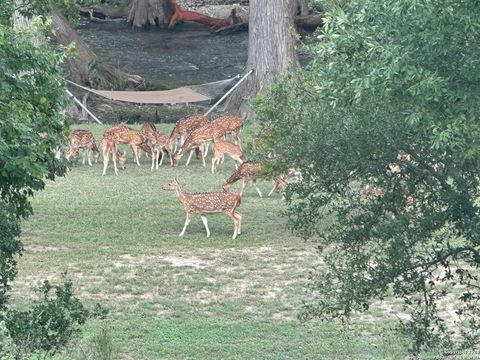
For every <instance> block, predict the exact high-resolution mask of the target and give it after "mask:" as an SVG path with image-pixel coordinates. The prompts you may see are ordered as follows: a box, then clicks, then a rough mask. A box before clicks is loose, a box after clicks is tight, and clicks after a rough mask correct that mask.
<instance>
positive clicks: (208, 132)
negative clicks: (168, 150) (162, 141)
mask: <svg viewBox="0 0 480 360" xmlns="http://www.w3.org/2000/svg"><path fill="white" fill-rule="evenodd" d="M224 135H225V130H224V128H223V127H221V126H220V125H219V124H214V123H208V124H207V125H204V126H202V127H200V128H198V129H195V130H194V131H192V133H191V134H190V135H189V136H188V137H187V139H186V140H185V142H184V143H183V144H182V146H180V148H179V149H178V150H177V152H176V153H175V155H174V156H173V166H177V163H178V161H179V160H180V159H181V158H182V156H183V155H185V153H186V152H187V151H188V150H192V151H191V152H190V155H189V157H188V160H187V163H186V164H185V165H188V164H189V163H190V159H191V158H192V154H193V149H195V148H198V149H200V157H201V159H202V162H203V166H206V164H205V156H204V155H203V154H204V149H205V146H206V144H207V143H209V142H210V141H212V140H213V139H219V138H221V137H222V136H224Z"/></svg>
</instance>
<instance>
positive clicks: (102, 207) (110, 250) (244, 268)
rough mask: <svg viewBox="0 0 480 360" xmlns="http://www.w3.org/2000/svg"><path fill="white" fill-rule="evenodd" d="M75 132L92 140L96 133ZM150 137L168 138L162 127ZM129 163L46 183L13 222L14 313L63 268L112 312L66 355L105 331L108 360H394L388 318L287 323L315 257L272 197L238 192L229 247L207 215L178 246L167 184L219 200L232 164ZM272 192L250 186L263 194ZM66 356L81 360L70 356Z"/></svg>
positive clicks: (81, 292)
mask: <svg viewBox="0 0 480 360" xmlns="http://www.w3.org/2000/svg"><path fill="white" fill-rule="evenodd" d="M82 128H90V129H92V130H93V131H94V133H95V135H96V138H97V140H99V139H100V137H101V134H102V132H103V129H104V128H105V127H102V126H94V125H89V126H82ZM136 128H139V126H138V125H137V126H136ZM159 128H160V130H161V131H163V132H169V131H170V129H171V125H161V126H159ZM250 133H251V131H250V130H249V129H248V128H247V129H245V131H244V134H247V135H248V134H250ZM127 154H128V163H127V168H126V169H125V170H120V172H119V176H114V175H113V168H112V167H111V165H110V167H109V169H108V172H107V176H105V177H101V176H100V175H101V172H102V165H101V164H100V163H99V164H95V165H94V166H93V167H89V166H82V165H80V164H78V165H76V166H74V167H72V171H71V172H70V173H68V174H67V176H66V177H64V178H60V179H58V180H57V181H55V182H49V183H48V185H47V187H46V189H45V190H44V191H42V192H39V193H38V194H37V195H36V196H35V198H34V199H33V207H34V211H35V215H34V216H32V217H31V218H30V219H29V220H28V221H25V222H24V223H23V235H22V241H23V242H24V244H25V253H24V255H23V257H21V258H20V259H19V274H18V276H17V279H16V281H15V283H14V284H13V299H12V300H13V301H15V302H17V303H18V304H21V303H24V302H25V301H26V300H27V299H28V298H30V297H31V296H32V292H31V288H32V286H35V285H38V284H39V283H40V281H41V280H42V279H45V278H48V279H51V280H56V279H59V278H60V277H61V274H62V272H63V271H65V270H67V271H68V275H69V276H70V277H71V278H72V279H73V281H74V284H75V286H76V293H77V295H78V296H79V297H80V298H81V299H82V300H83V301H84V302H86V303H87V304H93V303H95V302H100V303H101V304H102V305H105V306H107V307H108V308H109V309H110V314H109V316H108V317H107V319H106V320H103V321H95V322H93V321H92V322H90V323H89V324H88V325H87V326H86V328H85V331H84V334H83V339H84V340H85V342H83V344H84V345H81V344H82V342H81V341H80V342H79V343H77V344H76V345H73V347H75V346H89V345H88V339H91V338H92V337H95V336H96V334H98V333H99V329H100V328H107V329H109V331H110V333H111V336H112V341H113V344H114V347H115V349H116V358H118V359H319V358H326V359H334V358H340V359H387V358H399V359H400V358H404V356H405V344H404V341H403V340H402V339H401V338H400V337H398V336H397V335H396V334H395V333H394V332H393V330H392V329H393V325H394V322H393V320H392V319H391V317H389V316H386V315H385V316H383V317H382V316H381V314H378V313H374V316H369V317H368V319H369V320H365V319H364V320H362V319H359V320H358V321H355V322H354V323H352V324H351V325H350V326H349V327H348V328H347V327H343V326H342V325H341V324H339V323H336V322H332V323H319V322H316V321H311V322H307V323H301V322H299V321H298V320H297V315H298V313H299V310H300V306H301V300H302V296H303V295H302V294H303V290H304V286H305V284H306V278H307V274H308V271H309V270H310V269H311V268H312V266H314V265H316V264H319V263H320V259H319V258H318V255H317V253H316V252H315V250H314V247H313V245H312V244H309V243H305V242H303V241H302V240H300V239H298V238H295V237H294V236H292V235H291V234H290V233H289V232H288V231H287V230H286V228H285V222H286V221H285V219H284V218H282V217H281V216H280V212H281V211H282V209H284V204H283V202H282V200H281V197H280V196H279V195H278V194H276V195H275V196H274V197H272V198H259V197H258V196H257V194H256V192H255V190H254V188H253V187H252V186H251V185H250V186H248V187H247V189H246V192H245V195H244V198H243V199H242V204H241V206H240V208H239V212H240V213H241V214H242V215H243V224H242V235H240V236H239V237H238V238H237V239H236V240H232V239H231V236H232V234H233V222H232V221H231V220H230V219H229V218H228V217H227V216H225V215H223V214H218V215H210V216H208V218H209V226H210V230H211V233H212V236H211V237H210V238H207V237H206V235H205V231H204V228H203V224H202V222H201V219H200V218H199V217H198V218H196V219H194V220H193V221H192V223H191V224H190V226H189V227H188V229H187V231H186V234H185V236H184V237H183V238H180V237H178V234H179V233H180V231H181V229H182V226H183V223H184V220H185V212H184V210H183V208H182V206H181V204H180V202H179V201H178V200H177V199H176V197H175V194H174V193H173V192H167V191H163V190H162V189H161V185H162V184H164V183H166V182H168V181H169V180H171V179H172V178H173V177H177V178H178V179H179V180H180V182H181V183H182V185H183V186H184V187H185V189H186V190H187V191H192V192H193V191H219V190H220V189H221V184H222V183H223V181H224V179H225V178H227V177H228V176H229V175H230V174H231V172H232V171H233V170H234V164H233V161H232V160H231V159H226V162H225V164H224V165H223V166H220V167H219V168H218V170H219V172H218V173H217V174H215V175H212V174H210V172H209V168H208V167H207V168H203V167H202V166H201V164H200V162H199V161H198V160H194V161H193V162H192V164H191V165H190V166H188V167H186V166H184V162H185V159H182V161H181V164H180V166H179V167H177V168H171V167H170V166H165V165H164V166H162V167H161V169H160V170H158V171H151V170H150V166H149V165H150V160H149V159H147V158H146V157H145V156H143V157H142V166H141V167H138V166H137V165H135V164H134V163H133V156H132V154H131V151H130V150H129V149H128V150H127ZM207 163H208V162H207ZM239 186H240V184H236V185H235V186H234V187H233V189H232V190H238V189H239ZM271 186H272V182H271V181H260V182H259V187H260V188H261V190H262V191H263V193H264V194H266V193H268V191H269V190H270V188H271ZM85 344H87V345H85ZM69 353H70V354H71V356H73V357H75V358H82V357H81V356H79V355H78V354H79V351H78V349H70V350H69ZM75 354H76V355H75Z"/></svg>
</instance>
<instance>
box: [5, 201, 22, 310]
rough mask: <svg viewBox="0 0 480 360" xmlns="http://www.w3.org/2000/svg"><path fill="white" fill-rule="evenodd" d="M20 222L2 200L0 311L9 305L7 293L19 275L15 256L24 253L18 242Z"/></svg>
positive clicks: (10, 207)
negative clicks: (11, 283)
mask: <svg viewBox="0 0 480 360" xmlns="http://www.w3.org/2000/svg"><path fill="white" fill-rule="evenodd" d="M19 235H20V222H19V220H18V219H17V218H16V217H15V215H14V212H13V211H12V206H8V205H6V204H5V203H4V202H3V201H1V200H0V254H1V256H0V311H4V310H5V307H6V304H7V299H8V296H7V291H8V290H9V289H10V284H9V283H10V282H11V281H12V280H13V279H14V278H15V275H16V274H17V261H16V259H15V255H19V254H21V253H22V243H21V242H20V240H18V238H17V237H18V236H19Z"/></svg>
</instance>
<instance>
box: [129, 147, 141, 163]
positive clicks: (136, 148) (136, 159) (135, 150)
mask: <svg viewBox="0 0 480 360" xmlns="http://www.w3.org/2000/svg"><path fill="white" fill-rule="evenodd" d="M131 146H132V150H133V155H135V161H136V162H137V165H138V166H140V160H139V159H140V156H139V155H138V153H139V151H138V146H137V145H135V144H132V145H131Z"/></svg>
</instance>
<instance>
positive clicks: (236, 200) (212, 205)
mask: <svg viewBox="0 0 480 360" xmlns="http://www.w3.org/2000/svg"><path fill="white" fill-rule="evenodd" d="M162 188H163V190H171V191H175V194H176V195H177V198H178V200H180V202H181V203H182V205H183V207H184V208H185V211H186V212H187V218H186V219H185V225H184V226H183V230H182V232H181V233H180V234H179V236H183V235H184V234H185V230H186V229H187V226H188V224H189V223H190V221H191V220H192V218H193V217H194V216H195V215H200V216H201V217H202V221H203V224H204V225H205V230H206V232H207V237H210V230H209V228H208V222H207V218H206V216H205V215H206V214H212V213H220V212H223V213H225V214H226V215H227V216H228V217H229V218H230V219H232V220H233V224H234V231H233V236H232V239H235V238H236V237H237V235H240V232H241V226H242V215H241V214H240V213H238V212H237V211H236V209H237V207H238V206H239V205H240V202H241V200H242V199H241V197H240V195H238V194H236V193H231V192H199V193H191V194H188V193H186V192H184V191H183V190H182V188H181V186H180V184H179V183H178V180H177V179H175V180H173V181H171V182H169V183H168V184H165V185H163V186H162Z"/></svg>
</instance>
